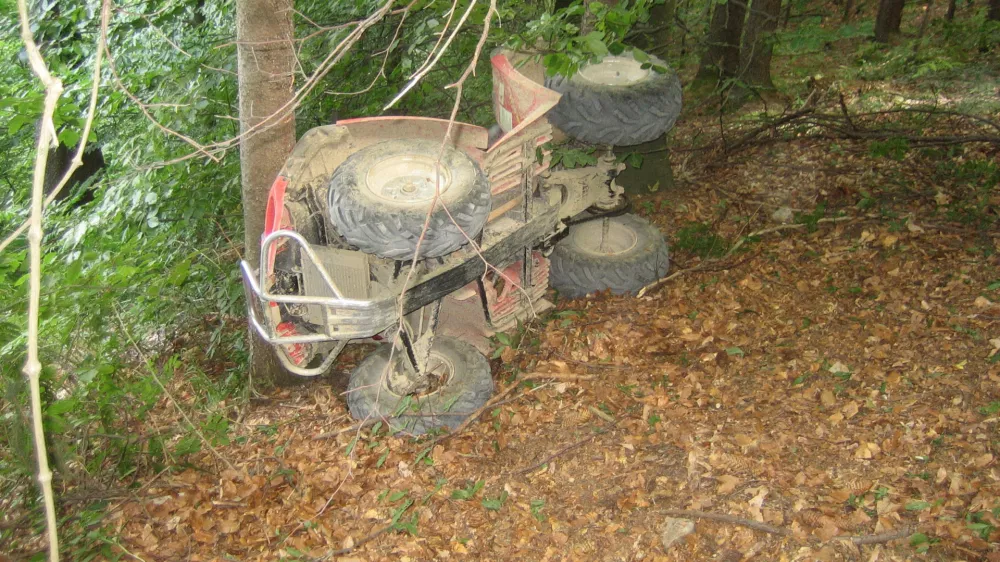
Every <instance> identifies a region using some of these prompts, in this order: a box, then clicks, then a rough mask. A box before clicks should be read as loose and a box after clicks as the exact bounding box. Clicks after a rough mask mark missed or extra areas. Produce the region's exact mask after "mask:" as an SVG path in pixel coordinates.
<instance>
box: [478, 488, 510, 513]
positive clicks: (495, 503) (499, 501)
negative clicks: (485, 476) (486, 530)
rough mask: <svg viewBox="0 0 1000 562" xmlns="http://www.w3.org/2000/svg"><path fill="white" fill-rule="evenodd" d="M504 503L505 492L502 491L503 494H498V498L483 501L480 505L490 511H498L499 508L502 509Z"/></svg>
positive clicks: (505, 499) (505, 498)
mask: <svg viewBox="0 0 1000 562" xmlns="http://www.w3.org/2000/svg"><path fill="white" fill-rule="evenodd" d="M505 501H507V491H506V490H504V491H503V493H501V494H500V497H498V498H494V499H484V500H483V502H482V503H483V507H485V508H486V509H488V510H490V511H500V508H502V507H503V502H505Z"/></svg>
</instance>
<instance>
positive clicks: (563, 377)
mask: <svg viewBox="0 0 1000 562" xmlns="http://www.w3.org/2000/svg"><path fill="white" fill-rule="evenodd" d="M596 378H597V377H596V376H595V375H577V374H573V373H529V374H527V375H524V376H523V377H520V378H519V379H518V380H522V381H536V380H539V379H552V380H557V381H592V380H595V379H596Z"/></svg>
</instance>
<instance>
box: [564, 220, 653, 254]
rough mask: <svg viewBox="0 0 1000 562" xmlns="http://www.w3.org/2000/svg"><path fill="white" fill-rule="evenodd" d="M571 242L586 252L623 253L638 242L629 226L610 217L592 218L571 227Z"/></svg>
mask: <svg viewBox="0 0 1000 562" xmlns="http://www.w3.org/2000/svg"><path fill="white" fill-rule="evenodd" d="M571 236H572V237H573V243H574V244H576V246H577V247H578V248H580V249H581V250H582V251H584V252H586V253H588V254H595V255H599V256H613V255H617V254H624V253H625V252H628V251H629V250H631V249H632V248H634V247H635V246H636V244H638V243H639V237H638V236H636V234H635V231H633V230H632V229H631V228H629V227H627V226H625V225H623V224H621V223H618V222H615V221H613V220H611V219H604V220H592V221H588V222H585V223H583V224H581V225H578V226H576V227H574V228H573V233H572V234H571Z"/></svg>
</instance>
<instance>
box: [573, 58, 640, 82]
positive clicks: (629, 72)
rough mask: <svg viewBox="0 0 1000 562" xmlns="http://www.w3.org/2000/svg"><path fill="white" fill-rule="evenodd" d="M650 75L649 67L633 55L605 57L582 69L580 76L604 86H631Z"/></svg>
mask: <svg viewBox="0 0 1000 562" xmlns="http://www.w3.org/2000/svg"><path fill="white" fill-rule="evenodd" d="M647 76H649V69H647V68H642V63H640V62H638V61H637V60H635V59H633V58H631V57H604V60H602V61H601V62H599V63H597V64H588V65H586V66H584V67H583V68H581V69H580V77H582V78H583V79H584V80H586V81H588V82H593V83H594V84H601V85H603V86H631V85H632V84H635V83H637V82H641V81H642V80H644V79H645V78H646V77H647Z"/></svg>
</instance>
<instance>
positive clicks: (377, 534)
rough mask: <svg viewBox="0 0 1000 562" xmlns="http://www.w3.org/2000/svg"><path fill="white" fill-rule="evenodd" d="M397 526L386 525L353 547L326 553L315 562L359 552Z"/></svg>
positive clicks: (392, 524) (393, 524)
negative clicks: (358, 550) (366, 544)
mask: <svg viewBox="0 0 1000 562" xmlns="http://www.w3.org/2000/svg"><path fill="white" fill-rule="evenodd" d="M395 526H396V524H395V523H390V524H388V525H386V526H385V527H382V528H380V529H378V530H377V531H375V532H374V533H371V534H370V535H366V536H364V537H362V538H361V539H359V540H358V541H357V542H355V543H354V544H353V545H351V546H348V547H346V548H340V549H337V550H333V551H330V552H328V553H326V554H325V555H323V556H321V557H319V558H315V559H314V560H317V561H319V560H329V559H330V558H333V557H334V556H341V555H343V554H350V553H351V552H354V551H355V550H357V549H359V548H361V547H362V546H364V545H365V543H368V542H371V541H373V540H375V539H377V538H379V537H380V536H382V535H384V534H385V533H387V532H388V531H391V530H392V528H393V527H395Z"/></svg>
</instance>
